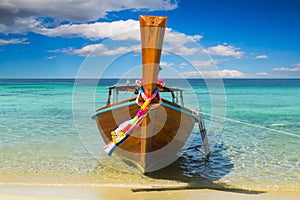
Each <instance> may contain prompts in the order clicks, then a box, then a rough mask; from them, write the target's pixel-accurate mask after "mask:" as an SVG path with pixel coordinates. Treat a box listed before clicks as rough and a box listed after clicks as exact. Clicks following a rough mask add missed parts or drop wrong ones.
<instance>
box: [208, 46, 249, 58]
mask: <svg viewBox="0 0 300 200" xmlns="http://www.w3.org/2000/svg"><path fill="white" fill-rule="evenodd" d="M204 52H205V53H208V54H211V55H217V56H233V57H235V58H238V59H239V58H242V57H243V55H244V52H242V51H240V49H239V48H236V47H234V46H231V45H217V46H213V47H209V48H207V49H205V50H204Z"/></svg>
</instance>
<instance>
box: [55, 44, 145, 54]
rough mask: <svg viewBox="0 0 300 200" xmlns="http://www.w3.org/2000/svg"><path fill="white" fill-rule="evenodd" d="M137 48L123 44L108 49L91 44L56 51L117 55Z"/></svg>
mask: <svg viewBox="0 0 300 200" xmlns="http://www.w3.org/2000/svg"><path fill="white" fill-rule="evenodd" d="M139 50H140V46H139V45H132V46H130V47H125V46H124V47H117V48H115V49H110V48H107V47H106V46H105V45H103V44H92V45H87V46H84V47H82V48H81V49H74V48H68V49H62V50H56V51H60V52H64V53H69V54H76V55H79V56H111V55H119V54H124V53H127V52H130V51H139Z"/></svg>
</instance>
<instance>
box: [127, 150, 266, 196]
mask: <svg viewBox="0 0 300 200" xmlns="http://www.w3.org/2000/svg"><path fill="white" fill-rule="evenodd" d="M225 148H226V147H224V144H219V145H218V146H216V147H215V148H214V150H213V152H211V156H210V158H209V159H208V160H207V159H206V158H205V157H204V156H201V155H199V152H197V151H187V152H186V153H184V154H183V155H182V156H181V157H180V158H179V159H178V160H177V161H175V162H174V163H172V164H171V165H169V166H167V167H166V168H163V169H161V170H158V171H155V172H150V173H147V176H148V177H150V178H154V179H164V180H174V181H178V182H184V183H187V186H180V187H163V188H145V189H143V188H138V189H132V191H134V192H146V191H148V192H150V191H165V190H191V189H213V190H220V191H228V192H235V193H245V194H260V193H264V191H251V190H245V189H239V188H233V187H232V186H229V185H226V184H221V183H214V181H217V180H219V179H221V178H222V177H224V176H225V175H227V174H229V173H230V171H232V169H233V167H234V166H233V164H232V163H231V160H230V159H229V158H228V157H226V156H225V155H224V152H223V151H224V150H225Z"/></svg>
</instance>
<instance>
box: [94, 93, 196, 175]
mask: <svg viewBox="0 0 300 200" xmlns="http://www.w3.org/2000/svg"><path fill="white" fill-rule="evenodd" d="M139 109H140V106H139V105H138V104H136V103H135V98H132V99H128V100H125V101H121V102H118V103H115V104H110V105H108V106H105V107H103V108H100V109H98V110H97V111H96V112H95V114H94V116H93V119H95V120H96V122H97V126H98V129H99V131H100V133H101V136H102V138H103V140H104V142H105V143H106V144H108V143H109V142H110V141H111V131H112V130H114V129H115V128H116V127H117V126H118V125H120V124H121V123H122V122H124V121H126V120H128V119H131V118H132V117H134V116H135V115H136V113H137V112H138V110H139ZM196 121H197V118H196V117H195V116H194V115H193V113H192V112H191V111H190V110H188V109H186V108H184V107H182V106H179V105H178V104H175V103H172V102H170V101H167V100H164V99H163V101H162V104H161V105H159V106H157V107H155V108H153V109H152V110H151V112H150V114H149V115H148V116H147V117H146V118H145V119H144V122H143V123H142V124H141V125H140V126H139V127H138V128H137V129H136V130H135V131H134V132H133V133H132V134H131V135H130V136H129V137H128V138H127V139H126V140H125V141H124V142H123V143H121V144H120V145H119V146H118V148H117V149H116V151H115V152H114V153H116V154H118V155H120V156H122V157H124V158H127V159H128V160H130V161H132V162H133V163H135V164H136V165H137V166H138V167H139V168H140V169H141V171H142V172H143V173H146V172H150V171H155V170H158V169H160V168H162V167H165V166H167V165H168V164H170V163H171V162H172V161H175V160H176V159H177V158H178V152H179V151H180V150H181V148H182V147H183V146H184V144H185V142H186V140H187V139H188V138H189V135H190V133H191V131H192V130H193V127H194V124H195V122H196Z"/></svg>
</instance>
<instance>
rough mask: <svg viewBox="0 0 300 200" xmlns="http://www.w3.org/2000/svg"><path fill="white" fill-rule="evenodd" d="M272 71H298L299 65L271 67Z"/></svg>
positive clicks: (299, 70) (299, 69)
mask: <svg viewBox="0 0 300 200" xmlns="http://www.w3.org/2000/svg"><path fill="white" fill-rule="evenodd" d="M273 70H274V71H282V72H300V67H294V68H287V67H278V68H273Z"/></svg>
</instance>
